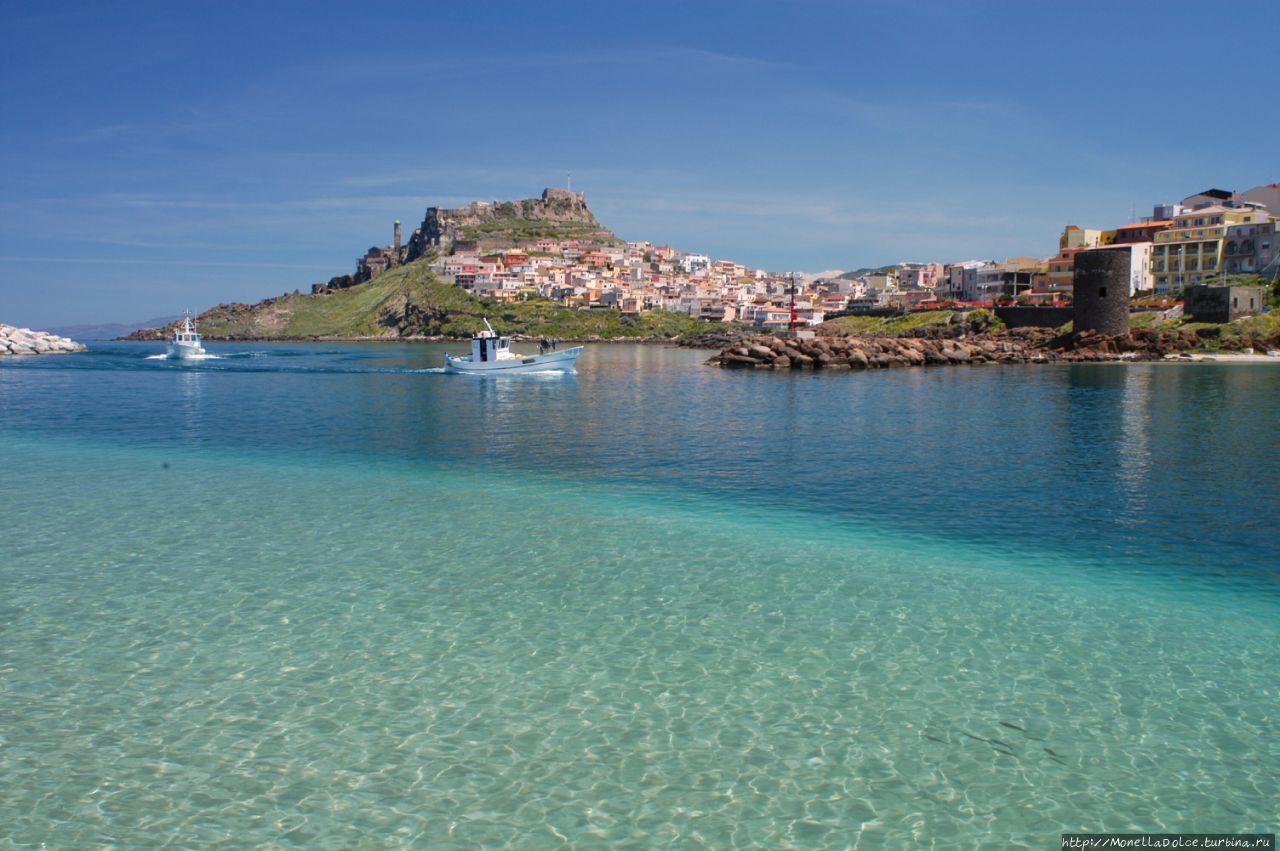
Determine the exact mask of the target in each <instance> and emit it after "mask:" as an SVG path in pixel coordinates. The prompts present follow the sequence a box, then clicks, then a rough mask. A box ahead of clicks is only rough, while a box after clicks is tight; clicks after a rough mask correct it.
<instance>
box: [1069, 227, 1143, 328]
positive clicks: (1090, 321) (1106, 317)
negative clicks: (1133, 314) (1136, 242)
mask: <svg viewBox="0 0 1280 851" xmlns="http://www.w3.org/2000/svg"><path fill="white" fill-rule="evenodd" d="M1131 257H1132V252H1131V251H1130V249H1129V247H1128V246H1127V245H1126V246H1117V247H1115V248H1094V249H1091V250H1089V251H1081V252H1080V253H1079V254H1077V255H1076V258H1075V262H1076V274H1075V292H1074V294H1073V295H1072V297H1071V298H1072V304H1073V306H1074V310H1073V316H1072V318H1073V319H1074V320H1075V325H1074V329H1075V332H1076V333H1077V334H1078V333H1080V332H1081V331H1097V332H1098V333H1100V334H1107V335H1110V336H1114V337H1118V336H1121V335H1123V334H1128V333H1129V260H1130V258H1131Z"/></svg>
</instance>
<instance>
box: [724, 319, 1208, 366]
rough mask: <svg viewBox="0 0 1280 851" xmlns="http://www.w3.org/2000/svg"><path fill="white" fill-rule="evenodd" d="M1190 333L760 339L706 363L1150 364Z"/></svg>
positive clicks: (1182, 347) (1183, 344) (1181, 347)
mask: <svg viewBox="0 0 1280 851" xmlns="http://www.w3.org/2000/svg"><path fill="white" fill-rule="evenodd" d="M1199 342H1200V340H1199V338H1198V337H1197V336H1196V335H1195V334H1193V333H1190V332H1180V331H1146V330H1139V331H1134V332H1133V333H1131V334H1125V335H1122V336H1117V337H1113V336H1107V335H1103V334H1097V333H1093V332H1083V333H1080V334H1056V333H1055V332H1053V331H1050V330H1046V329H1041V328H1018V329H1014V330H1011V331H996V332H987V333H982V334H972V335H964V336H960V337H953V336H950V335H948V334H945V333H938V334H920V335H918V336H902V337H877V336H864V335H855V334H847V335H841V334H831V335H819V336H814V337H812V338H807V339H796V338H791V337H775V336H772V335H762V336H757V337H754V338H752V339H750V340H745V341H742V342H739V343H737V344H735V345H731V346H728V347H727V348H725V349H724V350H722V351H721V352H720V354H718V355H716V356H715V357H713V358H711V360H710V361H708V363H712V364H718V365H719V366H724V367H745V368H749V369H886V368H890V367H906V366H957V365H961V364H985V363H1079V362H1095V361H1137V360H1142V361H1151V360H1161V359H1163V358H1166V357H1169V356H1177V355H1178V354H1181V353H1183V352H1186V351H1188V350H1190V349H1192V348H1195V347H1196V346H1197V345H1198V344H1199Z"/></svg>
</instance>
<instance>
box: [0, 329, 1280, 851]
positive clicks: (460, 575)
mask: <svg viewBox="0 0 1280 851" xmlns="http://www.w3.org/2000/svg"><path fill="white" fill-rule="evenodd" d="M210 348H211V351H213V352H214V353H216V354H218V355H219V356H220V357H218V358H216V359H212V360H208V361H204V362H200V363H198V364H195V365H190V366H183V365H179V364H175V363H170V362H167V361H160V360H155V359H149V358H148V357H147V356H148V355H152V354H154V353H156V352H157V351H158V350H159V347H158V346H154V345H153V346H148V345H144V344H123V343H104V344H99V345H95V346H94V347H93V350H92V351H91V352H89V353H86V354H82V355H70V356H63V357H45V358H23V359H17V358H11V359H7V360H3V359H0V848H8V847H20V848H25V847H49V848H98V847H121V848H137V847H146V848H152V847H168V846H172V847H208V846H214V845H231V846H237V845H243V846H263V847H307V848H312V847H315V848H383V847H401V846H406V847H426V848H467V849H471V848H507V847H512V848H562V847H564V848H596V847H622V848H646V847H675V848H704V847H705V848H753V847H760V848H806V849H807V848H859V849H867V848H891V849H896V848H1009V847H1028V848H1046V847H1057V843H1058V840H1059V834H1061V833H1062V832H1064V831H1072V832H1101V831H1153V832H1175V831H1197V832H1273V831H1275V830H1276V828H1277V825H1278V823H1280V535H1278V534H1277V526H1276V523H1277V517H1280V448H1278V447H1277V443H1276V425H1277V423H1280V368H1277V367H1275V366H1272V365H1266V364H1264V365H1230V366H1227V365H1212V364H1201V365H1164V364H1152V365H1075V366H1016V367H1013V366H1011V367H995V366H989V367H969V368H954V369H931V370H894V371H885V372H877V373H863V374H851V373H832V374H821V373H820V374H772V373H763V374H757V373H744V372H729V371H722V370H719V369H715V368H712V367H707V366H704V365H703V361H704V360H705V359H706V358H707V357H708V355H709V353H708V352H703V351H688V350H680V349H673V348H664V347H659V346H623V345H618V346H594V347H589V348H588V350H587V352H586V354H585V355H584V356H583V357H582V359H581V361H580V362H579V370H578V374H577V375H568V376H524V377H520V376H508V377H504V378H498V379H494V378H473V377H468V376H453V375H444V374H440V373H439V372H438V371H435V368H436V367H438V365H439V364H440V361H441V355H442V352H443V351H444V347H440V346H426V345H419V346H397V345H354V344H352V345H337V344H315V345H264V344H256V345H250V344H243V345H241V344H225V345H221V346H219V345H217V344H215V345H213V346H211V347H210ZM455 348H456V347H455Z"/></svg>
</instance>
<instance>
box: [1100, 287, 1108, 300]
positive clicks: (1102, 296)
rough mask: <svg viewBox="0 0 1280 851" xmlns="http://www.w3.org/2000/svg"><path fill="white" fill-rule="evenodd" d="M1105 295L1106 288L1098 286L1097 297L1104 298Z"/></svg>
mask: <svg viewBox="0 0 1280 851" xmlns="http://www.w3.org/2000/svg"><path fill="white" fill-rule="evenodd" d="M1106 297H1107V288H1106V287H1098V298H1106Z"/></svg>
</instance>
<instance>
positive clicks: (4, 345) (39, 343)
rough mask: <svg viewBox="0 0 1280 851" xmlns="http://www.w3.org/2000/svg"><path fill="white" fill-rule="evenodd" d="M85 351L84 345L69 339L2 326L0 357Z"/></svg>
mask: <svg viewBox="0 0 1280 851" xmlns="http://www.w3.org/2000/svg"><path fill="white" fill-rule="evenodd" d="M85 350H86V347H85V346H84V345H83V344H81V343H77V342H76V341H75V340H71V339H68V338H67V337H59V336H58V335H56V334H47V333H45V332H44V331H32V330H31V329H30V328H15V327H14V326H12V325H4V324H0V355H57V354H67V353H68V352H83V351H85Z"/></svg>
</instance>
